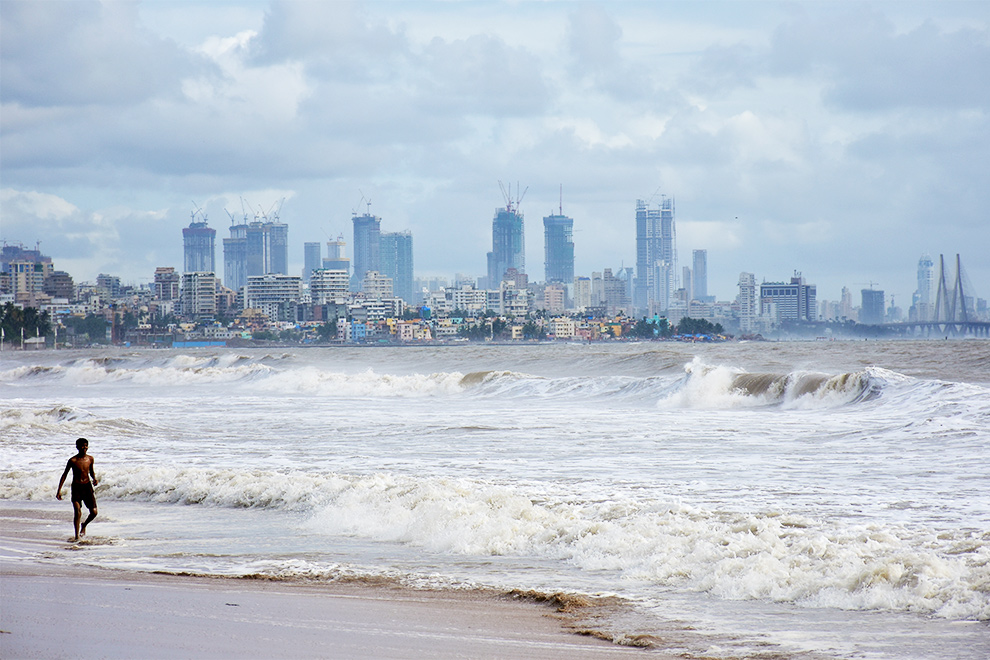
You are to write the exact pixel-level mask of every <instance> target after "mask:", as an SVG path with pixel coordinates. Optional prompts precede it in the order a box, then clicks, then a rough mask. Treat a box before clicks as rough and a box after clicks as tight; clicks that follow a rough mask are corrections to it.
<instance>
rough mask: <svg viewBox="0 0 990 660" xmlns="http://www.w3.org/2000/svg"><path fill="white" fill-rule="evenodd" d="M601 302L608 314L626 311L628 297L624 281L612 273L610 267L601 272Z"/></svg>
mask: <svg viewBox="0 0 990 660" xmlns="http://www.w3.org/2000/svg"><path fill="white" fill-rule="evenodd" d="M602 302H603V304H604V305H605V310H606V312H607V313H609V314H618V313H620V312H624V311H628V309H627V308H628V306H629V298H628V297H627V296H626V283H625V281H624V280H621V279H619V278H618V277H615V276H614V275H612V269H611V268H606V269H605V271H604V273H603V274H602Z"/></svg>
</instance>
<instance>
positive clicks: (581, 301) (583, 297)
mask: <svg viewBox="0 0 990 660" xmlns="http://www.w3.org/2000/svg"><path fill="white" fill-rule="evenodd" d="M574 307H575V309H580V310H583V309H585V308H586V307H591V278H590V277H581V276H578V277H575V278H574Z"/></svg>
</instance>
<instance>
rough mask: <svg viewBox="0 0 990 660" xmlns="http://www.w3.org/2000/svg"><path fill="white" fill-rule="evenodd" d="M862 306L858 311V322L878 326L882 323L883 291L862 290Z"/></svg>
mask: <svg viewBox="0 0 990 660" xmlns="http://www.w3.org/2000/svg"><path fill="white" fill-rule="evenodd" d="M860 293H861V294H862V296H863V304H862V306H861V307H860V309H859V322H860V323H864V324H866V325H879V324H881V323H883V321H884V299H883V298H884V297H883V291H879V290H877V289H862V290H861V291H860Z"/></svg>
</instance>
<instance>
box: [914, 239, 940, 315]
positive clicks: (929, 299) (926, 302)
mask: <svg viewBox="0 0 990 660" xmlns="http://www.w3.org/2000/svg"><path fill="white" fill-rule="evenodd" d="M911 303H912V305H911V310H910V312H909V314H910V318H911V320H912V321H931V320H932V319H934V318H935V262H934V261H932V258H931V257H930V256H929V255H927V254H923V255H921V258H920V259H919V260H918V290H917V291H915V292H914V296H912V300H911Z"/></svg>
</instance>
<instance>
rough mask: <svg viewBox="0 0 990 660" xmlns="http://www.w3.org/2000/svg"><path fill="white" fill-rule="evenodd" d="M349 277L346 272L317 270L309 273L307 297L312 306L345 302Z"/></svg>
mask: <svg viewBox="0 0 990 660" xmlns="http://www.w3.org/2000/svg"><path fill="white" fill-rule="evenodd" d="M349 286H350V276H349V275H348V274H347V271H346V270H331V269H322V268H321V269H317V270H314V271H313V272H312V273H310V277H309V295H310V298H311V299H312V301H313V304H314V305H326V304H327V303H332V302H337V301H339V300H347V297H348V295H349V290H348V289H349Z"/></svg>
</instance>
